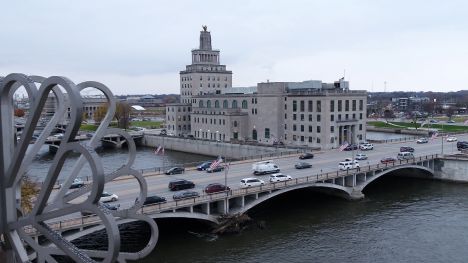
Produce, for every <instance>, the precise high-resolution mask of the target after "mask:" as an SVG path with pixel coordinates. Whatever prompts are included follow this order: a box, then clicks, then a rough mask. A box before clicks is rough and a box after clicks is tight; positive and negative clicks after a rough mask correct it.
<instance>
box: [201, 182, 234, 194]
mask: <svg viewBox="0 0 468 263" xmlns="http://www.w3.org/2000/svg"><path fill="white" fill-rule="evenodd" d="M229 190H231V188H229V187H228V186H225V185H224V184H218V183H213V184H209V185H207V186H206V187H205V190H204V191H205V193H207V194H213V193H218V192H224V191H229Z"/></svg>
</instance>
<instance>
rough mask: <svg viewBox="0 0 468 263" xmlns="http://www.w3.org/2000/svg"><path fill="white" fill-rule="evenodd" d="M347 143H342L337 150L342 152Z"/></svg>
mask: <svg viewBox="0 0 468 263" xmlns="http://www.w3.org/2000/svg"><path fill="white" fill-rule="evenodd" d="M348 145H349V143H347V142H345V143H343V145H341V146H340V148H338V149H339V150H340V152H342V151H343V150H344V149H345V148H346V147H348Z"/></svg>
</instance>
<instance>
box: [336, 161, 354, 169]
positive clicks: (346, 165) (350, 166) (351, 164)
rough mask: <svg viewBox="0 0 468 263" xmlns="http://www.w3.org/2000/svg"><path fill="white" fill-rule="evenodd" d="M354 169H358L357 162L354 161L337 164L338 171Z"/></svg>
mask: <svg viewBox="0 0 468 263" xmlns="http://www.w3.org/2000/svg"><path fill="white" fill-rule="evenodd" d="M354 168H359V162H358V161H356V160H354V161H344V162H340V163H339V164H338V169H340V170H342V171H344V170H348V169H354Z"/></svg>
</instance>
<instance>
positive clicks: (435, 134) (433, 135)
mask: <svg viewBox="0 0 468 263" xmlns="http://www.w3.org/2000/svg"><path fill="white" fill-rule="evenodd" d="M437 135H439V134H438V133H437V132H434V133H433V134H432V136H431V139H432V140H434V139H436V138H437Z"/></svg>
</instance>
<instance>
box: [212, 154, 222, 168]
mask: <svg viewBox="0 0 468 263" xmlns="http://www.w3.org/2000/svg"><path fill="white" fill-rule="evenodd" d="M222 162H223V158H221V156H218V159H216V160H214V161H213V162H212V163H211V165H210V170H213V169H214V168H216V167H218V165H219V164H220V163H222Z"/></svg>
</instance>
